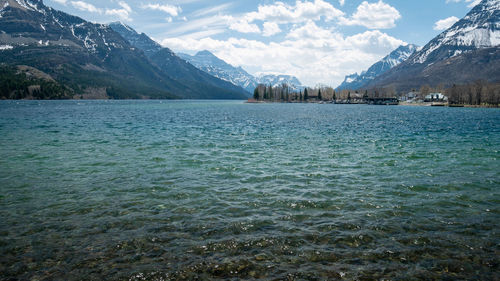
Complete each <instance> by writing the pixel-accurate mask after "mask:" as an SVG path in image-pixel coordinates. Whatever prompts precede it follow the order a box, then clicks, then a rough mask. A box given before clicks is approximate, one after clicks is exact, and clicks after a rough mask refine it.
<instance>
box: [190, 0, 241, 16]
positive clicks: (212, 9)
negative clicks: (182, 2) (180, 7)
mask: <svg viewBox="0 0 500 281" xmlns="http://www.w3.org/2000/svg"><path fill="white" fill-rule="evenodd" d="M231 6H233V3H232V2H230V3H226V4H221V5H218V6H214V7H208V8H203V9H199V10H197V11H194V12H193V13H192V14H191V17H194V18H197V17H201V16H206V15H211V14H217V13H220V12H223V11H225V10H227V9H229V8H230V7H231Z"/></svg>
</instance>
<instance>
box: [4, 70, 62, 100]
mask: <svg viewBox="0 0 500 281" xmlns="http://www.w3.org/2000/svg"><path fill="white" fill-rule="evenodd" d="M26 98H30V99H65V98H70V96H69V93H68V90H67V89H66V88H64V87H62V86H61V85H59V84H58V83H56V82H54V81H50V80H46V79H37V78H32V77H28V76H27V75H26V74H25V73H23V72H19V71H18V69H17V68H16V67H13V66H0V99H26Z"/></svg>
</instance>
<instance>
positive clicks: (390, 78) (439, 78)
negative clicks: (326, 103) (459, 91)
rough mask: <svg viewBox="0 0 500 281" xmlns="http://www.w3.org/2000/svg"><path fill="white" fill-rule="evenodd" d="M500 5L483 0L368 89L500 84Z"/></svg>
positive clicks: (493, 0) (491, 0)
mask: <svg viewBox="0 0 500 281" xmlns="http://www.w3.org/2000/svg"><path fill="white" fill-rule="evenodd" d="M499 22H500V2H499V1H498V0H482V1H481V2H480V3H479V4H477V5H476V6H475V7H474V8H472V10H471V11H470V12H469V13H468V14H467V15H466V16H465V17H464V18H462V19H461V20H459V21H458V22H456V23H455V24H454V25H453V26H452V27H450V28H449V29H447V30H445V31H444V32H443V33H441V34H439V35H438V36H436V37H435V38H434V39H432V40H431V41H430V42H429V43H428V44H427V45H425V46H424V47H423V48H422V49H421V50H420V51H418V52H415V53H414V54H413V55H412V56H410V57H409V58H408V60H406V61H405V62H403V63H401V64H400V65H398V66H397V67H394V68H393V69H391V70H390V71H388V72H386V73H384V74H382V75H380V76H378V77H377V78H376V79H374V80H373V81H371V82H370V83H368V84H367V85H366V87H367V88H369V87H394V88H395V89H397V90H409V89H412V88H418V87H420V86H422V85H425V84H427V85H430V86H437V85H439V84H443V85H445V86H450V85H451V84H465V83H469V82H473V81H475V80H478V79H484V80H487V81H490V82H497V81H500V68H499V67H498V65H500V54H499V52H500V50H499V44H500V24H499Z"/></svg>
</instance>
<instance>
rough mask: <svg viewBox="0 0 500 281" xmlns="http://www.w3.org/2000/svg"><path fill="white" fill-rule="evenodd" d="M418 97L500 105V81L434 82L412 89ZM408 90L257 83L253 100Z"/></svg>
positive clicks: (345, 99) (356, 99)
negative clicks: (437, 95) (435, 95)
mask: <svg viewBox="0 0 500 281" xmlns="http://www.w3.org/2000/svg"><path fill="white" fill-rule="evenodd" d="M409 92H412V93H414V94H415V97H416V99H417V100H424V99H425V97H426V96H427V95H428V94H430V93H442V94H443V95H445V96H446V97H448V102H449V104H451V105H454V104H461V105H488V106H499V105H500V83H488V82H486V81H483V80H478V81H475V82H473V83H469V84H464V85H452V86H451V87H445V86H444V85H442V84H441V85H437V86H435V87H430V86H429V85H423V86H421V87H420V89H418V90H417V89H412V90H411V91H409ZM407 94H408V92H397V91H396V89H395V88H394V87H386V88H372V89H364V90H349V89H344V90H338V91H336V90H335V89H333V88H332V87H316V88H309V87H306V88H304V89H303V90H294V89H293V88H292V87H290V86H288V85H287V84H281V85H278V86H274V87H273V86H271V85H264V84H259V85H258V86H257V87H256V88H255V90H254V93H253V99H254V100H257V101H267V102H321V101H324V102H336V103H363V102H364V101H366V100H368V99H386V98H394V99H396V98H397V99H399V100H401V99H402V98H403V97H404V96H406V95H407Z"/></svg>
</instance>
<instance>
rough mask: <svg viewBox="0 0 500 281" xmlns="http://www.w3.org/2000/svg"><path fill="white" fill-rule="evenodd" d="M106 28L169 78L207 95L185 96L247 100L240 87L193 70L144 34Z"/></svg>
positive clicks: (124, 28)
mask: <svg viewBox="0 0 500 281" xmlns="http://www.w3.org/2000/svg"><path fill="white" fill-rule="evenodd" d="M109 26H110V27H111V28H112V29H113V30H115V31H116V32H118V33H119V34H120V35H121V36H122V37H123V38H125V39H126V40H127V41H128V42H129V43H130V44H132V46H134V47H136V48H138V49H140V50H142V51H144V53H145V54H146V56H148V58H149V59H150V61H151V62H152V63H153V64H154V65H156V66H158V67H159V68H160V69H161V70H162V71H164V72H165V73H167V74H168V75H169V76H170V77H172V78H174V79H176V80H177V81H180V82H181V83H183V84H186V85H190V87H191V88H194V89H195V90H197V91H198V92H203V93H205V95H208V96H200V95H199V94H198V92H197V91H188V92H186V93H185V95H186V96H187V97H188V98H207V97H208V98H216V99H227V98H228V97H231V98H234V99H246V98H248V97H249V93H248V92H247V91H245V90H244V89H242V88H241V87H238V86H236V85H235V84H233V83H230V82H228V81H225V80H222V79H219V78H217V77H215V76H212V75H210V74H209V73H207V72H204V71H202V70H200V69H198V68H196V67H195V66H193V65H192V64H190V63H188V62H186V61H185V60H184V59H181V58H180V57H178V56H177V55H176V54H175V53H174V52H172V50H170V49H169V48H163V47H162V46H161V45H160V44H158V43H156V42H155V41H154V40H153V39H151V38H149V37H148V36H147V35H146V34H144V33H141V34H139V33H138V32H136V31H135V30H134V29H133V28H131V27H130V26H127V25H125V24H123V23H121V22H114V23H111V24H110V25H109Z"/></svg>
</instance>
